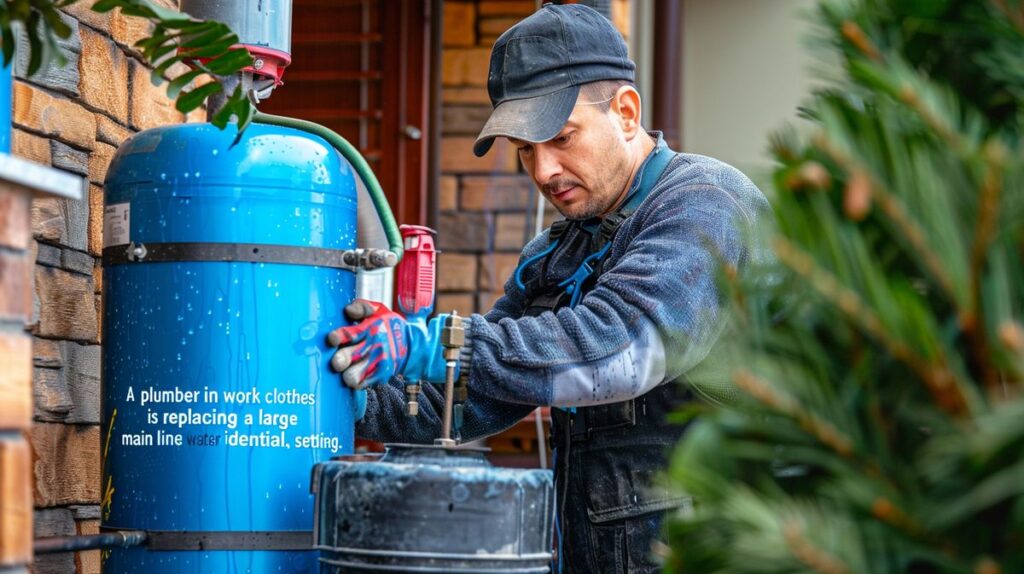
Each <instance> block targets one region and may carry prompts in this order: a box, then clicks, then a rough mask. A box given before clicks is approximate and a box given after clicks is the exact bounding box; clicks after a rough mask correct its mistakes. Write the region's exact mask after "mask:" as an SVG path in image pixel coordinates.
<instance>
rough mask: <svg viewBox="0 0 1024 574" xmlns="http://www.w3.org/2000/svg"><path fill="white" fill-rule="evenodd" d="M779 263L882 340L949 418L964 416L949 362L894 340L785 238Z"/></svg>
mask: <svg viewBox="0 0 1024 574" xmlns="http://www.w3.org/2000/svg"><path fill="white" fill-rule="evenodd" d="M772 246H773V248H774V250H775V254H776V255H777V256H778V258H779V261H781V262H782V263H783V264H785V265H786V266H787V267H789V268H790V269H792V270H793V271H794V272H796V273H797V274H798V275H800V276H802V277H803V278H804V279H807V281H808V283H809V284H810V285H811V287H813V288H814V290H815V291H817V292H818V294H820V295H821V296H822V297H824V298H825V300H826V301H828V302H829V303H831V304H832V305H833V306H835V307H836V308H837V309H839V310H840V311H842V312H843V314H844V315H846V316H847V318H848V319H849V320H850V321H851V322H852V323H853V324H855V325H857V326H859V327H860V328H861V330H863V331H864V332H865V333H867V334H868V335H869V336H871V337H873V338H874V339H875V340H876V341H878V342H879V343H880V344H881V345H882V347H883V348H885V350H886V351H888V353H889V354H890V355H892V356H893V357H894V358H896V359H898V360H900V361H901V362H902V363H904V364H905V365H907V366H908V367H910V369H911V370H912V371H913V372H914V373H915V374H916V375H917V376H918V378H919V379H920V380H921V381H922V382H924V384H925V386H926V387H927V388H928V390H929V392H931V394H932V397H933V399H934V400H935V401H936V403H937V404H938V405H939V406H940V408H942V410H943V411H945V412H946V413H947V414H949V415H953V416H958V415H960V414H963V412H964V410H965V409H966V407H967V401H966V399H965V397H964V396H963V393H962V392H961V391H960V389H959V388H958V387H957V385H956V384H955V381H954V379H953V375H952V374H951V373H950V371H949V368H948V367H946V366H945V364H946V362H945V361H941V362H940V363H939V364H932V363H930V362H929V361H928V360H926V359H925V358H924V357H922V356H921V355H919V354H917V353H916V352H915V351H914V350H913V349H911V348H910V346H909V345H908V344H907V343H905V342H904V341H901V340H899V339H897V338H896V337H894V336H893V335H892V334H891V333H889V331H888V330H887V329H886V328H885V326H884V325H883V323H882V321H881V320H880V319H879V318H878V315H876V314H875V312H874V311H872V310H871V309H870V308H869V307H868V306H867V305H865V304H864V302H863V301H862V300H861V298H860V296H859V295H857V293H855V292H854V291H853V290H851V289H849V288H847V287H846V286H844V285H842V284H841V283H840V282H839V281H838V280H837V279H836V278H835V277H834V276H832V274H831V273H828V272H827V271H825V270H823V269H822V268H821V267H820V266H818V265H817V264H816V263H815V262H814V260H813V258H811V257H810V256H809V255H808V254H807V253H806V252H804V251H802V250H801V249H799V248H798V247H796V246H795V245H794V244H793V243H791V242H789V241H788V240H786V239H785V238H782V237H777V238H776V239H775V241H774V242H773V245H772Z"/></svg>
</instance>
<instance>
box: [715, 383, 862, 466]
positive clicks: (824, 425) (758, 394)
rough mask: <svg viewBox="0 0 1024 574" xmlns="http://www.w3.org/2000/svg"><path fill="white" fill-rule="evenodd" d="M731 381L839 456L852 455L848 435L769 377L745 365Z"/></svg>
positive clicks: (851, 443)
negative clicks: (752, 371) (761, 375)
mask: <svg viewBox="0 0 1024 574" xmlns="http://www.w3.org/2000/svg"><path fill="white" fill-rule="evenodd" d="M733 382H735V383H736V386H737V387H739V388H740V389H742V390H744V391H746V392H747V393H748V394H749V395H750V396H752V397H754V398H755V399H757V400H758V401H760V402H761V403H762V404H764V405H766V406H768V407H771V408H773V409H775V410H776V411H778V412H780V413H782V414H784V415H786V416H789V417H791V418H792V419H794V420H795V421H796V422H797V424H799V425H800V428H802V429H804V430H805V431H807V432H808V433H810V434H811V435H812V436H813V437H814V438H816V439H818V441H819V442H820V443H821V444H823V445H825V446H827V447H829V448H830V449H831V450H832V451H833V452H835V453H836V454H838V455H839V456H841V457H843V458H846V459H849V458H853V454H854V452H853V450H854V449H853V442H852V441H851V440H850V439H849V438H847V437H846V436H845V435H844V434H843V433H841V432H840V431H839V430H838V429H837V428H836V427H835V426H834V425H832V424H830V423H828V422H827V421H824V420H822V419H821V418H820V417H818V416H816V415H815V414H814V413H810V412H808V411H807V410H805V409H803V408H801V407H800V403H799V402H798V401H796V400H794V399H793V398H792V397H790V396H789V395H786V394H784V393H782V392H780V391H779V390H777V389H775V388H774V386H773V385H772V384H771V383H769V382H768V381H766V380H764V379H762V378H760V377H758V376H756V375H754V374H753V373H751V372H749V371H747V370H745V369H740V370H738V371H737V372H736V373H735V374H734V375H733ZM875 470H877V468H876V469H875Z"/></svg>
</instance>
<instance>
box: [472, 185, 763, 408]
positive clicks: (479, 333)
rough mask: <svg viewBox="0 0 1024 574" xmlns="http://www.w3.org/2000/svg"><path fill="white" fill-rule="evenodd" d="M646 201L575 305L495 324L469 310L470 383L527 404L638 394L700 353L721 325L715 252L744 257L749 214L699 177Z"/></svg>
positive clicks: (735, 262) (737, 260)
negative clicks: (629, 233) (695, 181)
mask: <svg viewBox="0 0 1024 574" xmlns="http://www.w3.org/2000/svg"><path fill="white" fill-rule="evenodd" d="M650 199H651V200H652V201H651V202H650V203H651V204H650V205H647V202H645V206H644V207H643V208H641V210H640V211H639V212H638V213H637V214H636V215H635V216H634V219H636V221H632V222H631V225H630V227H631V229H632V230H634V232H633V236H632V237H619V238H616V242H617V243H618V242H619V240H623V241H624V243H625V247H624V249H623V250H622V253H621V254H619V255H618V256H616V253H615V249H613V255H612V257H613V258H614V261H612V260H611V259H610V260H609V263H610V265H609V266H608V268H607V269H606V270H605V272H604V273H603V274H602V275H601V277H600V278H599V279H598V282H597V285H596V286H595V288H594V289H593V290H592V291H590V292H589V293H588V294H587V295H586V296H585V297H584V298H583V299H582V301H581V302H580V304H579V305H578V306H577V307H576V308H575V309H561V310H560V311H558V312H557V313H544V314H542V315H540V316H538V317H524V318H518V319H513V318H503V319H501V320H499V321H497V322H490V321H487V320H486V319H485V318H484V317H482V316H479V315H474V316H472V318H471V321H470V325H469V328H468V329H467V340H468V343H469V345H470V348H469V349H467V350H466V352H465V353H464V360H463V363H462V368H463V369H468V370H469V373H470V386H471V388H474V389H475V390H476V391H478V392H479V393H480V394H482V395H485V396H488V397H491V398H492V399H496V400H498V401H502V402H508V403H516V404H523V405H531V406H537V405H553V406H576V405H587V404H600V403H605V402H614V401H620V400H625V399H628V398H633V397H636V396H640V395H642V394H643V393H645V392H647V390H650V389H651V388H653V387H654V386H656V385H657V384H659V383H661V382H662V381H664V380H671V379H674V378H676V377H678V376H679V375H680V374H682V373H684V372H685V371H686V370H688V369H690V368H692V367H693V366H694V365H696V364H697V363H699V362H700V361H701V360H702V359H703V358H704V356H705V355H706V354H707V352H708V350H709V349H710V347H711V346H712V344H713V343H714V342H715V340H716V339H717V337H718V335H719V334H720V332H721V329H722V323H723V314H722V312H721V305H722V302H721V301H720V300H719V293H718V290H717V288H716V284H715V282H716V272H717V265H718V264H719V258H721V260H722V261H724V263H725V264H728V265H732V266H734V267H736V268H739V267H741V266H742V264H743V261H744V259H745V257H746V248H745V246H744V245H743V239H744V236H743V233H742V231H741V229H742V226H743V224H744V222H746V221H747V220H748V219H749V218H750V216H751V215H750V214H749V213H746V211H745V210H744V209H743V208H742V207H741V206H740V205H739V204H738V203H737V201H736V200H735V198H734V197H733V196H732V195H730V194H728V193H726V192H725V191H723V190H722V189H720V188H717V187H714V186H709V185H700V186H692V187H689V188H687V189H686V190H681V191H676V192H672V193H661V194H658V193H652V197H651V198H650ZM623 231H625V229H623V230H621V231H620V235H621V234H622V232H623ZM616 247H618V246H616ZM514 289H516V287H515V286H514V284H512V283H511V282H510V283H509V284H507V285H506V293H509V292H510V291H511V290H514ZM660 357H668V359H669V360H667V361H659V358H660ZM467 359H468V360H467Z"/></svg>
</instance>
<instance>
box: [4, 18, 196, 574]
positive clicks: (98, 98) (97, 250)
mask: <svg viewBox="0 0 1024 574" xmlns="http://www.w3.org/2000/svg"><path fill="white" fill-rule="evenodd" d="M160 3H162V4H164V5H166V6H176V1H174V0H162V1H161V2H160ZM92 4H93V2H89V1H79V2H77V3H76V4H73V5H71V6H69V7H67V8H66V9H65V18H64V19H65V21H66V22H67V23H68V24H69V25H70V26H71V29H72V34H71V37H70V38H68V39H67V40H65V41H63V42H62V43H61V44H62V45H61V52H62V54H63V56H64V59H65V60H66V64H65V65H64V66H63V67H60V66H59V65H52V66H51V67H50V68H49V69H47V70H45V71H43V72H40V73H38V74H36V75H35V76H33V77H31V78H26V77H24V75H23V74H19V73H18V71H19V69H20V70H21V71H23V70H24V61H22V62H21V63H20V66H16V68H15V71H16V80H15V86H14V114H13V121H14V132H13V134H12V145H11V147H12V153H14V154H15V155H18V156H22V157H25V158H27V159H30V160H33V161H35V162H38V163H42V164H45V165H52V166H54V167H56V168H60V169H63V170H65V171H68V172H71V173H75V174H80V175H82V176H84V177H87V178H88V180H89V197H88V200H87V201H86V200H83V201H72V200H66V199H59V198H37V199H35V200H34V201H33V202H32V206H31V234H32V240H31V243H30V245H29V247H28V248H29V250H30V257H31V260H34V262H35V266H34V271H33V274H34V280H35V281H34V283H35V285H34V291H33V290H30V287H29V286H30V285H31V278H30V279H29V280H28V281H27V282H26V283H25V284H24V286H23V290H19V289H17V288H15V289H13V290H12V289H11V288H7V287H6V286H5V287H4V288H3V289H0V297H2V296H3V294H10V293H21V292H26V293H29V292H34V294H33V296H32V299H30V300H29V303H28V305H29V310H28V316H27V317H26V322H27V329H28V331H29V332H30V333H31V335H32V337H33V347H32V348H33V351H32V356H33V368H34V375H33V387H32V389H33V398H34V410H33V412H32V419H33V424H32V428H31V447H32V464H33V469H34V476H35V482H34V487H33V495H34V502H35V508H36V511H35V528H34V530H35V536H36V537H40V536H57V535H69V534H76V533H81V534H86V533H95V532H97V531H98V527H99V503H100V499H101V496H102V490H101V485H100V427H99V423H100V403H99V396H100V388H99V385H100V345H101V343H102V340H103V335H102V332H101V321H100V310H101V305H102V302H101V301H100V291H101V287H102V286H101V277H102V275H101V273H100V265H99V256H100V254H101V250H102V247H103V239H102V219H103V218H102V215H103V214H102V211H103V188H102V185H103V179H104V177H105V176H106V171H107V166H108V165H109V163H110V160H111V158H112V157H113V155H114V152H115V151H116V149H117V146H118V145H120V144H121V142H122V141H124V140H125V139H126V138H127V137H129V136H130V135H131V134H133V133H135V132H136V131H139V130H143V129H147V128H152V127H156V126H160V125H165V124H171V123H179V122H181V121H183V120H184V119H185V118H183V117H182V115H181V114H180V113H179V112H177V111H176V110H175V109H174V105H173V102H171V101H170V100H168V99H167V97H166V95H165V94H164V86H160V87H157V86H153V85H152V83H151V82H150V78H149V74H150V70H149V68H148V67H147V65H146V63H145V62H144V60H143V59H142V57H141V55H140V54H139V53H138V52H137V51H136V50H135V49H133V48H132V46H133V44H134V43H135V42H136V41H137V40H139V39H141V38H144V37H146V36H147V35H148V34H149V31H150V27H149V24H148V23H147V22H145V21H142V20H140V19H137V18H127V17H124V16H122V15H120V13H119V12H113V13H107V14H98V13H95V12H92V11H91V10H89V8H88V7H87V6H90V5H92ZM23 56H24V51H22V57H23ZM22 59H23V58H22ZM180 71H181V70H180V69H177V70H174V71H172V75H173V74H175V73H180ZM197 116H198V114H197ZM0 348H2V344H0ZM0 456H2V451H0ZM33 569H34V571H35V572H55V573H56V572H61V573H69V572H78V573H83V574H84V573H90V574H91V573H98V572H99V551H92V552H83V553H79V554H78V555H74V554H52V555H46V556H40V557H38V559H37V560H36V562H35V565H34V567H33Z"/></svg>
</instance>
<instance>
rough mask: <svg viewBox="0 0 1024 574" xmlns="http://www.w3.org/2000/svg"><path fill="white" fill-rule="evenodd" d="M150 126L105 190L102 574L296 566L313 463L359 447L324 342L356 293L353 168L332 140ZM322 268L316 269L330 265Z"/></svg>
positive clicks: (303, 544) (305, 556) (308, 525)
mask: <svg viewBox="0 0 1024 574" xmlns="http://www.w3.org/2000/svg"><path fill="white" fill-rule="evenodd" d="M236 135H237V133H236V131H235V130H234V129H233V128H230V127H229V128H228V129H227V130H225V131H220V130H218V129H217V128H215V127H213V126H211V125H208V124H190V125H180V126H169V127H163V128H157V129H153V130H149V131H146V132H142V133H140V134H138V135H136V136H134V137H133V138H131V139H130V140H128V141H126V142H125V143H124V144H123V145H122V146H121V148H120V149H119V150H118V152H117V155H116V156H115V158H114V160H113V162H112V163H111V165H110V169H109V172H108V175H107V179H106V182H105V186H104V189H105V204H104V271H103V288H104V299H103V300H104V313H103V343H104V347H103V390H102V399H103V407H102V411H103V421H102V423H103V427H102V429H103V433H104V435H103V437H102V439H103V444H102V448H103V478H102V480H103V482H102V493H103V501H102V507H101V508H102V526H103V527H104V528H107V529H129V530H145V531H148V532H150V541H149V546H148V547H147V548H136V549H129V550H123V549H117V550H112V551H110V552H108V553H106V554H105V558H104V572H107V573H120V572H147V573H155V574H160V573H164V572H167V573H170V572H174V573H192V572H195V573H199V572H211V573H212V572H216V573H228V572H245V573H252V574H258V573H263V572H274V573H280V572H296V573H297V572H302V573H308V572H312V571H314V569H315V568H316V554H315V553H314V552H312V551H309V550H303V549H308V548H310V546H311V540H312V537H311V530H312V525H313V497H312V495H311V494H310V493H309V476H310V470H311V468H312V467H313V465H314V464H316V463H318V462H320V461H323V460H326V459H328V458H330V457H331V456H335V455H339V454H345V453H350V452H352V446H353V434H354V417H353V407H354V402H353V397H352V392H351V391H350V390H348V389H347V388H345V387H344V385H342V384H341V383H340V380H339V378H338V377H337V376H336V374H334V373H333V372H332V371H331V370H330V369H329V366H328V362H329V359H330V356H331V351H330V349H329V348H328V347H327V345H326V335H327V333H328V332H329V331H330V330H331V329H332V328H334V327H337V326H338V325H339V324H340V323H341V321H342V319H341V309H342V308H343V307H344V306H345V305H346V304H347V303H349V302H350V301H351V300H352V298H353V296H354V281H355V277H354V274H353V273H352V271H350V270H348V269H345V268H343V267H341V266H335V265H332V264H331V261H334V260H335V259H332V257H331V256H332V254H338V253H340V252H342V251H343V250H348V249H352V248H354V247H355V241H356V187H355V179H354V174H353V172H352V170H351V168H350V167H349V166H348V164H347V163H345V162H344V161H342V160H341V159H340V157H339V155H338V154H337V153H336V152H335V150H334V149H333V148H332V147H331V146H330V145H329V144H328V143H327V142H325V141H324V140H323V139H321V138H319V137H317V136H315V135H311V134H307V133H305V132H301V131H297V130H293V129H289V128H281V127H275V126H267V125H258V124H254V125H251V126H250V127H249V128H248V129H247V130H246V132H245V133H244V135H243V137H241V139H240V140H239V141H238V142H237V143H235V142H234V140H235V138H236ZM325 257H326V258H325Z"/></svg>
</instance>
